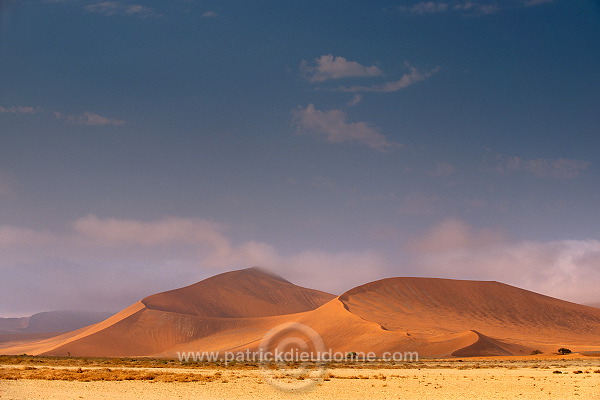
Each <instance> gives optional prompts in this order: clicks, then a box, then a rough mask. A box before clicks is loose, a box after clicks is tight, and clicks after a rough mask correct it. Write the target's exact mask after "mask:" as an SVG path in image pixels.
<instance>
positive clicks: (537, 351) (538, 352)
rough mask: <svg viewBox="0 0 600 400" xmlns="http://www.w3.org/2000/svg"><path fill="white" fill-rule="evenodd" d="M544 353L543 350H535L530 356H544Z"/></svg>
mask: <svg viewBox="0 0 600 400" xmlns="http://www.w3.org/2000/svg"><path fill="white" fill-rule="evenodd" d="M542 353H543V352H542V351H541V350H533V351H532V352H531V353H530V354H531V355H532V356H535V355H537V354H542Z"/></svg>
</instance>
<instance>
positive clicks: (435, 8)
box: [398, 1, 449, 14]
mask: <svg viewBox="0 0 600 400" xmlns="http://www.w3.org/2000/svg"><path fill="white" fill-rule="evenodd" d="M398 8H399V10H400V11H403V12H410V13H413V14H432V13H439V12H444V11H447V10H448V8H449V6H448V4H447V3H441V2H435V1H422V2H420V3H416V4H413V5H411V6H399V7H398Z"/></svg>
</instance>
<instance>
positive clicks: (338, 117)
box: [293, 104, 402, 151]
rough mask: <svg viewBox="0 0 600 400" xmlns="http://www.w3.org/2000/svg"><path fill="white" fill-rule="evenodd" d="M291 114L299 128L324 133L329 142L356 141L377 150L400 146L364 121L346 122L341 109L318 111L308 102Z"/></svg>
mask: <svg viewBox="0 0 600 400" xmlns="http://www.w3.org/2000/svg"><path fill="white" fill-rule="evenodd" d="M293 114H294V121H295V123H296V125H297V126H298V127H299V128H300V129H306V130H309V131H312V132H315V133H317V134H321V135H324V137H325V140H326V141H327V142H329V143H344V142H358V143H361V144H363V145H366V146H368V147H370V148H372V149H374V150H378V151H387V150H391V149H394V148H400V147H402V145H401V144H399V143H395V142H390V141H389V140H387V139H386V137H385V136H384V135H382V134H381V133H379V132H378V131H377V129H375V128H374V127H372V126H371V125H369V124H368V123H366V122H348V121H347V120H346V119H347V117H346V113H345V112H344V111H342V110H329V111H320V110H317V109H316V108H315V106H314V105H313V104H309V105H308V106H306V108H302V107H300V108H298V109H296V110H294V111H293Z"/></svg>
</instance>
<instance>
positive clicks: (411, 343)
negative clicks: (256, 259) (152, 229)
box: [0, 268, 600, 357]
mask: <svg viewBox="0 0 600 400" xmlns="http://www.w3.org/2000/svg"><path fill="white" fill-rule="evenodd" d="M286 322H300V323H302V324H305V325H307V326H310V327H311V328H313V329H314V330H316V331H317V332H318V333H319V334H320V335H321V337H322V338H323V340H324V342H325V345H326V347H327V348H328V349H331V350H333V351H339V352H350V351H356V352H365V353H366V352H371V351H372V352H375V353H376V354H378V355H382V354H383V352H388V351H389V352H396V351H416V352H418V353H419V355H420V356H421V357H450V356H457V357H468V356H486V355H497V356H500V355H521V354H523V355H525V354H529V353H530V352H531V350H533V349H540V350H542V351H556V349H557V348H558V347H561V346H567V347H569V348H571V349H572V350H574V351H583V350H588V351H590V350H592V351H593V350H600V337H599V336H598V332H600V309H596V308H593V307H587V306H582V305H578V304H574V303H570V302H566V301H562V300H558V299H554V298H551V297H547V296H543V295H540V294H537V293H533V292H530V291H527V290H523V289H519V288H516V287H512V286H509V285H505V284H501V283H498V282H478V281H459V280H450V279H434V278H390V279H383V280H380V281H376V282H372V283H368V284H365V285H362V286H359V287H357V288H354V289H352V290H349V291H348V292H346V293H344V294H343V295H341V296H339V297H335V296H333V295H330V294H327V293H324V292H319V291H316V290H311V289H306V288H302V287H299V286H296V285H293V284H291V283H290V282H288V281H286V280H284V279H282V278H280V277H277V276H274V275H272V274H269V273H266V272H264V271H261V270H259V269H256V268H251V269H246V270H241V271H233V272H228V273H225V274H221V275H217V276H215V277H212V278H209V279H206V280H204V281H201V282H198V283H196V284H194V285H191V286H187V287H184V288H181V289H176V290H172V291H168V292H164V293H159V294H156V295H152V296H149V297H147V298H145V299H143V300H142V301H140V302H138V303H136V304H134V305H132V306H130V307H128V308H127V309H125V310H123V311H121V312H120V313H118V314H116V315H114V316H112V317H111V318H109V319H107V320H105V321H103V322H101V323H98V324H96V325H92V326H90V327H87V328H82V329H80V330H77V331H74V332H70V333H67V334H64V335H61V336H58V337H55V338H51V339H47V340H42V341H39V342H36V343H34V344H21V345H17V346H12V347H5V348H0V354H22V353H27V354H45V355H68V354H70V355H79V356H109V357H112V356H115V357H122V356H164V357H176V354H177V352H184V351H221V352H223V351H243V350H246V349H250V350H256V349H257V348H258V346H259V343H260V341H261V340H262V338H263V337H264V335H265V333H266V332H268V331H269V330H270V329H271V328H273V327H275V326H277V325H279V324H282V323H286Z"/></svg>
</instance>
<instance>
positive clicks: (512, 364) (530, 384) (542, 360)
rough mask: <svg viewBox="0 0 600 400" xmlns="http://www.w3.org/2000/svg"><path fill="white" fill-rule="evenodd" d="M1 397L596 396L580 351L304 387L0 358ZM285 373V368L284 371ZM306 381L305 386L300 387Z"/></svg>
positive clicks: (97, 362)
mask: <svg viewBox="0 0 600 400" xmlns="http://www.w3.org/2000/svg"><path fill="white" fill-rule="evenodd" d="M0 361H1V366H0V398H2V399H6V400H33V399H44V400H45V399H61V400H70V399H86V400H104V399H122V400H130V399H131V400H133V399H136V400H137V399H148V400H154V399H156V400H159V399H160V400H164V399H208V400H211V399H215V400H217V399H218V400H221V399H315V400H316V399H366V398H368V399H407V400H413V399H448V400H454V399H491V400H498V399H503V400H504V399H530V400H533V399H540V400H542V399H543V400H546V399H557V400H566V399H590V400H593V399H600V358H599V357H590V356H583V355H579V354H574V355H569V356H539V357H481V358H468V359H444V360H435V359H428V360H420V361H418V362H417V361H414V362H405V363H373V364H372V365H370V364H365V363H342V364H339V363H332V364H329V365H326V368H325V370H324V372H323V375H322V377H321V379H319V380H318V381H316V383H315V384H314V385H306V383H308V382H305V381H304V380H303V379H302V378H301V379H298V378H296V377H294V376H293V372H294V370H293V369H290V370H278V371H276V372H275V375H274V376H275V380H276V381H277V382H279V383H283V384H284V385H286V384H287V385H294V384H296V383H298V387H299V389H297V390H291V391H282V390H280V389H279V388H277V387H274V386H273V385H271V384H269V383H268V382H267V380H266V379H265V376H264V375H263V371H262V370H261V368H259V367H258V366H256V365H248V364H243V365H229V366H224V365H219V364H218V363H217V364H209V363H206V364H202V365H186V364H181V363H178V362H177V360H172V361H165V360H161V361H158V360H157V361H153V360H146V361H143V360H142V361H139V360H138V361H136V360H121V359H94V360H90V359H85V358H83V359H82V358H60V359H53V358H44V357H7V356H5V357H2V360H0ZM288 372H289V373H288ZM303 386H305V387H304V388H301V387H303Z"/></svg>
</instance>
